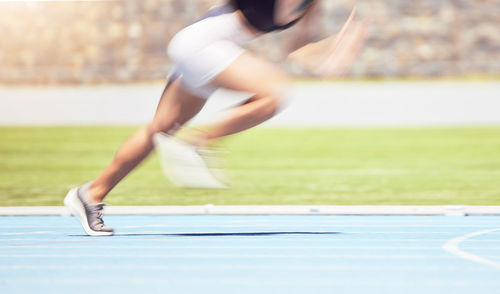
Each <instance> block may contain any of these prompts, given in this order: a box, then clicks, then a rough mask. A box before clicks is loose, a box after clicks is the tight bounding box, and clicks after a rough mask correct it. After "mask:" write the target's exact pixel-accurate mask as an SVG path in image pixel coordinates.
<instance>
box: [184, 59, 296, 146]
mask: <svg viewBox="0 0 500 294" xmlns="http://www.w3.org/2000/svg"><path fill="white" fill-rule="evenodd" d="M212 84H214V85H215V86H218V87H222V88H226V89H230V90H235V91H242V92H250V93H254V94H255V95H254V96H253V97H252V98H250V99H249V100H247V101H246V102H245V103H244V104H242V105H240V106H237V107H235V108H233V109H230V110H229V111H227V112H226V113H225V114H224V116H223V119H222V120H219V121H217V122H216V123H214V124H212V125H210V126H208V127H207V128H206V129H204V132H203V133H201V134H198V135H195V138H191V139H189V138H188V141H190V142H192V143H194V144H199V145H206V144H210V143H211V142H212V141H213V140H215V139H217V138H220V137H223V136H228V135H231V134H235V133H238V132H241V131H244V130H246V129H249V128H252V127H254V126H256V125H259V124H261V123H262V122H264V121H266V120H268V119H270V118H272V117H273V116H274V115H275V114H276V113H277V112H278V111H279V109H280V107H281V106H282V105H283V103H284V102H285V101H284V100H285V99H286V98H287V97H286V95H287V93H288V92H290V80H289V78H288V76H287V75H286V74H285V73H284V72H283V71H281V70H280V69H279V68H277V67H275V66H273V65H272V64H270V63H268V62H266V61H263V60H262V59H260V58H258V57H256V56H254V55H252V54H250V53H244V54H242V55H241V56H240V57H238V58H237V59H236V60H235V61H234V62H233V63H232V64H231V65H230V66H229V67H228V68H227V69H225V70H224V71H223V72H222V73H220V74H219V75H218V76H217V77H216V78H215V79H214V80H213V82H212Z"/></svg>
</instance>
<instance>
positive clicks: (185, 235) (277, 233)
mask: <svg viewBox="0 0 500 294" xmlns="http://www.w3.org/2000/svg"><path fill="white" fill-rule="evenodd" d="M335 234H340V232H241V233H239V232H234V233H175V234H167V233H165V234H163V233H122V234H120V233H117V234H115V235H114V236H113V237H162V236H163V237H228V236H229V237H231V236H243V237H245V236H275V235H335ZM70 236H71V237H86V236H87V235H70ZM88 237H90V236H88Z"/></svg>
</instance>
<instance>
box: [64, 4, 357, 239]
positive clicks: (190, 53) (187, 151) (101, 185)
mask: <svg viewBox="0 0 500 294" xmlns="http://www.w3.org/2000/svg"><path fill="white" fill-rule="evenodd" d="M316 2H317V1H314V0H281V1H280V0H269V1H258V0H234V1H230V2H229V3H227V4H226V5H223V6H220V7H217V8H215V9H213V10H211V11H209V12H208V13H207V15H205V16H204V17H203V18H202V19H201V20H199V21H197V22H196V23H194V24H192V25H190V26H188V27H186V28H184V29H183V30H181V31H180V32H179V33H177V34H176V35H175V36H174V38H173V39H172V41H171V43H170V45H169V47H168V55H169V57H170V59H171V60H172V61H174V62H175V64H176V67H175V71H174V73H173V74H172V75H171V77H170V80H169V82H168V84H167V86H166V88H165V90H164V92H163V94H162V97H161V100H160V102H159V105H158V108H157V110H156V114H155V116H154V118H153V120H152V122H151V123H150V124H148V125H147V126H145V127H143V128H141V129H140V130H139V131H137V132H136V133H135V134H134V135H133V136H132V137H131V138H129V139H128V140H127V141H126V142H125V143H124V144H123V145H122V146H121V147H120V149H119V150H118V152H117V153H116V155H115V157H114V158H113V160H112V162H111V163H110V164H109V165H108V166H107V167H106V169H105V170H104V171H103V172H102V173H101V174H100V175H99V177H97V179H95V180H94V181H92V182H89V183H87V184H85V185H83V186H81V187H78V188H74V189H72V190H70V191H69V193H68V194H67V196H66V198H65V200H64V203H65V205H66V206H67V207H68V209H69V210H70V211H71V213H72V214H73V215H75V216H76V217H77V218H78V219H79V220H80V222H81V223H82V226H83V228H84V229H85V231H86V232H87V234H89V235H92V236H107V235H112V234H113V233H114V231H113V228H111V227H109V226H106V225H105V224H104V222H103V220H102V210H103V206H104V203H103V202H102V201H103V199H104V198H105V196H106V195H107V194H108V193H109V192H110V191H111V190H112V189H113V188H114V187H115V186H116V185H117V184H118V183H119V182H120V181H121V180H122V179H123V178H124V177H125V176H126V175H127V174H129V173H130V172H131V171H132V170H133V169H134V168H135V167H136V166H137V165H138V164H139V163H141V162H142V161H143V160H144V159H145V158H146V157H147V156H148V155H149V154H150V153H151V151H152V150H153V149H154V147H155V144H154V142H155V141H156V142H157V143H158V144H159V145H160V146H159V147H160V149H161V147H162V146H167V149H166V150H170V151H172V150H180V151H179V153H178V154H174V156H173V157H176V156H177V157H183V160H177V165H180V167H181V169H177V171H179V170H182V166H183V165H186V164H190V165H192V166H191V168H190V169H188V171H191V172H188V173H186V172H184V173H183V172H180V173H179V172H177V173H176V175H177V182H179V183H180V184H181V185H182V184H186V181H184V179H185V178H186V177H188V178H190V179H195V180H196V179H201V177H198V176H196V175H195V174H193V172H194V173H197V172H199V173H200V174H205V175H206V174H208V173H209V172H210V171H209V170H208V169H207V165H206V161H205V160H204V158H203V156H202V155H200V154H201V153H203V152H200V150H203V149H205V148H207V147H209V146H211V145H212V144H213V143H214V142H215V141H216V140H217V139H218V138H221V137H224V136H228V135H231V134H235V133H238V132H241V131H244V130H246V129H249V128H252V127H254V126H256V125H259V124H260V123H262V122H264V121H266V120H268V119H269V118H271V117H273V116H274V115H275V114H276V113H277V112H278V111H279V109H280V107H281V106H282V104H283V102H284V101H285V100H286V99H287V97H288V96H289V92H290V89H291V88H292V86H291V82H290V78H289V76H288V75H287V74H286V73H285V72H283V71H282V70H281V69H279V68H278V67H277V66H274V65H273V64H271V63H269V62H267V61H265V60H263V59H262V58H260V57H257V56H255V55H254V54H252V53H250V52H248V51H246V50H245V49H243V47H242V46H244V45H245V44H246V43H248V42H250V41H251V40H253V39H255V38H257V37H259V36H261V35H263V34H266V33H270V32H274V31H280V30H284V29H288V28H289V27H291V26H293V25H295V24H297V23H303V24H309V25H310V24H311V23H312V22H311V21H301V19H302V18H307V17H312V16H314V14H313V13H309V12H310V11H311V10H312V9H318V6H317V3H316ZM354 14H355V10H353V12H352V13H351V16H350V17H349V19H348V20H347V22H346V24H345V25H344V27H343V29H342V30H341V32H340V33H339V34H337V35H335V36H331V37H328V38H326V39H323V40H322V41H319V42H314V43H310V44H307V45H305V46H303V47H301V48H299V49H298V50H296V51H294V52H292V53H291V54H290V56H289V57H290V58H289V60H290V62H293V63H295V64H298V65H300V66H302V67H303V68H305V69H306V70H308V71H309V72H310V73H312V74H315V75H317V76H321V77H336V76H341V75H342V74H344V73H345V72H346V71H347V70H348V69H349V68H350V65H351V64H352V62H353V61H354V59H355V57H356V56H357V54H358V52H359V50H360V48H361V45H362V43H363V40H364V38H365V34H366V24H365V23H364V22H354V21H353V18H354ZM303 31H308V30H303ZM296 38H304V39H305V38H306V36H296ZM218 88H225V89H230V90H235V91H241V92H248V93H253V96H252V97H251V98H249V99H248V100H247V101H246V102H245V103H243V104H242V105H239V106H238V107H235V108H233V109H230V110H229V111H227V113H226V114H225V116H224V118H223V119H222V120H220V121H218V122H217V123H215V124H213V125H211V126H210V127H208V128H206V129H204V130H203V131H202V132H197V133H195V134H190V135H189V136H187V137H186V138H183V141H182V142H180V141H179V140H178V139H174V138H171V137H170V136H172V135H174V134H175V133H176V132H177V131H178V130H179V129H180V128H181V127H182V126H183V125H184V124H185V123H186V122H188V121H189V120H191V119H192V118H193V117H194V116H195V115H196V114H197V113H198V112H199V111H200V110H201V109H202V108H203V106H204V105H205V102H206V101H207V99H208V98H209V97H210V96H211V95H212V94H213V93H214V92H215V91H216V90H217V89H218ZM155 139H156V140H155ZM160 153H162V152H161V150H160ZM167 153H168V152H167ZM184 159H185V160H184ZM184 171H185V170H184ZM208 182H209V183H208V184H204V186H213V187H217V186H220V187H222V186H223V184H222V183H219V182H218V181H217V179H216V178H213V179H209V180H208Z"/></svg>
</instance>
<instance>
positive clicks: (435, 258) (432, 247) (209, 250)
mask: <svg viewBox="0 0 500 294" xmlns="http://www.w3.org/2000/svg"><path fill="white" fill-rule="evenodd" d="M105 221H106V223H107V224H109V225H111V226H113V227H115V229H116V231H117V234H116V235H115V236H113V237H88V236H86V235H84V233H83V230H82V229H81V227H80V225H79V223H77V221H76V220H75V219H74V218H71V217H0V293H3V294H7V293H96V292H99V293H141V292H142V293H273V294H274V293H425V294H429V293H454V294H457V293H500V268H499V267H498V265H499V264H500V231H498V230H496V229H498V228H500V217H439V216H432V217H431V216H429V217H414V216H391V217H384V216H342V217H339V216H107V217H105ZM474 232H483V233H480V234H477V235H470V234H471V233H474ZM468 234H469V237H467V235H468ZM462 236H465V237H464V238H462V239H460V240H459V241H457V242H459V243H456V245H457V247H458V248H459V249H460V250H461V251H462V252H466V255H467V254H469V255H473V256H475V257H477V258H478V260H479V262H477V261H474V260H470V259H467V258H464V257H463V256H462V257H461V256H459V255H456V254H453V253H450V252H449V251H446V250H444V249H443V246H444V245H445V244H446V243H447V242H450V240H453V239H456V238H460V237H462ZM485 260H486V261H488V262H489V264H487V263H484V262H483V263H482V262H481V261H485Z"/></svg>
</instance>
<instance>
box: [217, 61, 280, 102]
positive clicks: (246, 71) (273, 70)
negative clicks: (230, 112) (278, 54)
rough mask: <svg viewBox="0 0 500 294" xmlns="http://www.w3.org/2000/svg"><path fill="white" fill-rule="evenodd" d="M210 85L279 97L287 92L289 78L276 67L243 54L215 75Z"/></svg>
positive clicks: (257, 94) (261, 95)
mask: <svg viewBox="0 0 500 294" xmlns="http://www.w3.org/2000/svg"><path fill="white" fill-rule="evenodd" d="M211 84H212V85H214V86H216V87H221V88H226V89H229V90H234V91H242V92H249V93H253V94H255V95H256V96H260V97H263V96H276V95H278V96H281V95H283V93H284V92H286V91H288V87H289V86H290V78H289V77H288V76H287V74H286V73H285V72H284V71H282V70H281V69H280V68H278V67H277V66H275V65H273V64H271V63H269V62H267V61H265V60H263V59H261V58H259V57H257V56H255V55H253V54H252V53H249V52H245V53H243V54H241V55H240V56H239V57H238V58H237V59H236V60H235V61H234V62H233V63H232V64H231V65H229V66H228V67H226V68H225V69H224V70H223V71H222V72H221V73H220V74H219V75H217V77H215V79H213V80H212V82H211Z"/></svg>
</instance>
